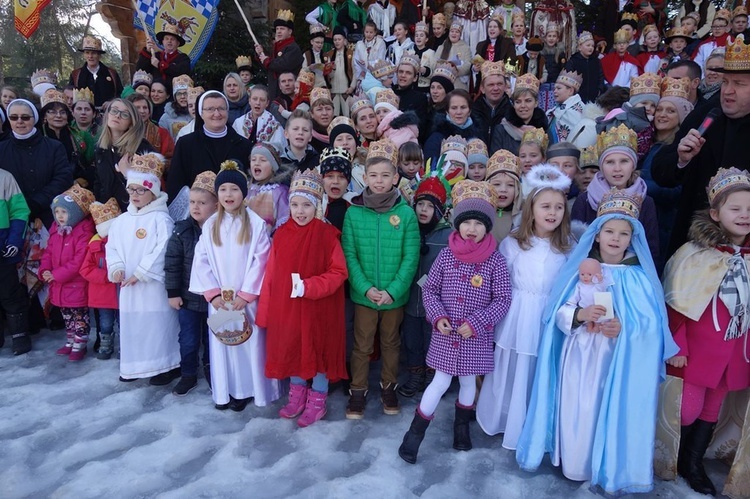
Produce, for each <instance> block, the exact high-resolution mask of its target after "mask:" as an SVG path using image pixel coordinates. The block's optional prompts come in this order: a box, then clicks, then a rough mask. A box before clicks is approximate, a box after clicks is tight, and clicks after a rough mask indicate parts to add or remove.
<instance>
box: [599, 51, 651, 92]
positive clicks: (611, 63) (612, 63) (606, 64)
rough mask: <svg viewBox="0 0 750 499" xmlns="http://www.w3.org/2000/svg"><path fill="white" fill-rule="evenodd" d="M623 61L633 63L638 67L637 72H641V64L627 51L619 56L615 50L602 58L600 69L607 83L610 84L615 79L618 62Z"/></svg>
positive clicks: (618, 68) (618, 66)
mask: <svg viewBox="0 0 750 499" xmlns="http://www.w3.org/2000/svg"><path fill="white" fill-rule="evenodd" d="M623 62H629V63H631V64H633V65H634V66H635V67H637V68H638V74H639V75H640V74H643V66H642V65H641V63H640V62H638V59H636V58H635V57H633V56H632V55H630V53H629V52H625V55H624V56H620V55H619V54H618V53H617V52H614V51H613V52H610V53H609V54H607V55H605V56H604V57H603V58H602V70H603V71H604V79H605V80H606V82H607V83H609V84H611V83H612V82H613V81H614V80H615V76H617V72H618V71H619V70H620V64H622V63H623Z"/></svg>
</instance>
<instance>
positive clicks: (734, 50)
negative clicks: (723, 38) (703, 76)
mask: <svg viewBox="0 0 750 499" xmlns="http://www.w3.org/2000/svg"><path fill="white" fill-rule="evenodd" d="M721 72H723V73H748V72H750V45H745V35H743V34H739V35H737V37H736V38H735V39H734V40H732V41H727V48H726V52H725V53H724V68H723V69H722V70H721Z"/></svg>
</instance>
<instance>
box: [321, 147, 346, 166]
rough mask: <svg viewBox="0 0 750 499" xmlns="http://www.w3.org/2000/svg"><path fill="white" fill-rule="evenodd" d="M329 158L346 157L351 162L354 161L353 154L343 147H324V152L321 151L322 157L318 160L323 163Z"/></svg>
mask: <svg viewBox="0 0 750 499" xmlns="http://www.w3.org/2000/svg"><path fill="white" fill-rule="evenodd" d="M328 158H344V159H345V160H347V161H349V162H350V163H351V161H352V155H351V154H350V153H349V151H348V150H346V149H344V148H343V147H326V148H325V149H323V152H322V153H320V159H319V160H318V161H319V162H320V163H323V161H324V160H326V159H328Z"/></svg>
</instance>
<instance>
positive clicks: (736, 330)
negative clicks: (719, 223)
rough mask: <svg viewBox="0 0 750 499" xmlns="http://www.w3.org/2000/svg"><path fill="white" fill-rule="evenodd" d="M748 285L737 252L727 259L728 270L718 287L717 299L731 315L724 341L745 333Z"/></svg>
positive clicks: (740, 255)
mask: <svg viewBox="0 0 750 499" xmlns="http://www.w3.org/2000/svg"><path fill="white" fill-rule="evenodd" d="M749 297H750V284H749V283H748V271H747V265H745V259H744V258H743V257H742V254H741V253H740V252H739V251H737V252H735V253H734V254H733V255H732V257H731V258H730V259H729V270H727V273H726V274H725V275H724V279H723V280H722V281H721V285H720V286H719V299H721V301H722V303H724V305H726V307H727V310H729V313H730V314H731V315H732V318H731V319H730V321H729V325H728V326H727V330H726V332H725V333H724V341H729V340H734V339H736V338H741V337H742V336H744V335H745V334H746V333H747V328H748V312H750V303H748V298H749Z"/></svg>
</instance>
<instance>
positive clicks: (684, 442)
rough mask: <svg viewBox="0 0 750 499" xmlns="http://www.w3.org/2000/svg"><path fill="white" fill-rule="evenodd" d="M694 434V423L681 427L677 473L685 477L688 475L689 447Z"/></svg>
mask: <svg viewBox="0 0 750 499" xmlns="http://www.w3.org/2000/svg"><path fill="white" fill-rule="evenodd" d="M692 436H693V425H692V424H689V425H687V426H682V427H680V450H679V452H678V453H677V474H678V475H680V476H682V477H685V476H688V469H689V462H690V459H689V458H688V449H689V448H690V441H691V438H692Z"/></svg>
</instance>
